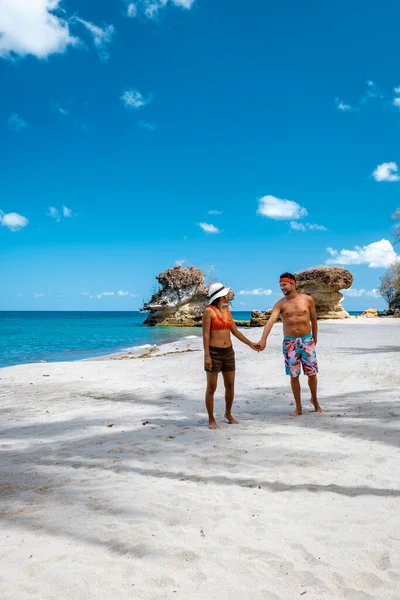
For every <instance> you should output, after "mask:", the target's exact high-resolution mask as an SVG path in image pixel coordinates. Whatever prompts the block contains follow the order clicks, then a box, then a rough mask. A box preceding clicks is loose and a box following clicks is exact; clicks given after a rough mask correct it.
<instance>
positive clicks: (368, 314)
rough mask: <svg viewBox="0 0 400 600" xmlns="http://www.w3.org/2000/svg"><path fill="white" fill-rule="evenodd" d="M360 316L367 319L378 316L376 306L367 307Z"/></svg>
mask: <svg viewBox="0 0 400 600" xmlns="http://www.w3.org/2000/svg"><path fill="white" fill-rule="evenodd" d="M361 316H362V317H367V319H373V318H375V317H379V313H378V311H377V310H376V308H367V309H366V310H364V312H363V314H362V315H361Z"/></svg>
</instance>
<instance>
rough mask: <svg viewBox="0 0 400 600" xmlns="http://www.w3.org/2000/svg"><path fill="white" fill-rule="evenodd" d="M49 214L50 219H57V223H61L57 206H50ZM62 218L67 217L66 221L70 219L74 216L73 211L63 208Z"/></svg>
mask: <svg viewBox="0 0 400 600" xmlns="http://www.w3.org/2000/svg"><path fill="white" fill-rule="evenodd" d="M47 214H48V216H49V217H52V218H53V219H55V220H56V221H57V223H59V222H60V221H61V215H60V213H59V211H58V209H57V208H56V207H55V206H49V212H48V213H47ZM62 216H63V217H65V218H66V219H68V218H70V217H73V216H74V215H73V214H72V210H71V209H70V208H68V207H67V206H63V207H62Z"/></svg>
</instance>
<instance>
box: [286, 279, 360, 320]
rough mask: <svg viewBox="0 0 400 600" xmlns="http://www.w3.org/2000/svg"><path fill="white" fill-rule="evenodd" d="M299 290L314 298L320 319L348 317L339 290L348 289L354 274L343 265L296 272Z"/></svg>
mask: <svg viewBox="0 0 400 600" xmlns="http://www.w3.org/2000/svg"><path fill="white" fill-rule="evenodd" d="M296 280H297V291H298V292H300V293H303V294H310V296H312V297H313V298H314V302H315V307H316V310H317V316H318V319H347V318H349V317H350V315H349V313H348V312H346V311H345V310H344V308H343V306H342V302H343V299H344V298H343V295H342V294H341V293H340V292H339V290H343V289H348V288H349V287H350V286H351V284H352V283H353V275H352V274H351V273H350V271H347V269H342V268H341V267H318V268H316V269H307V270H306V271H300V273H296Z"/></svg>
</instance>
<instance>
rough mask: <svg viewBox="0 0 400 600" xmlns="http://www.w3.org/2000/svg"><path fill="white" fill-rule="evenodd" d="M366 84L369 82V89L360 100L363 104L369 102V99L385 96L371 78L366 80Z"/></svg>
mask: <svg viewBox="0 0 400 600" xmlns="http://www.w3.org/2000/svg"><path fill="white" fill-rule="evenodd" d="M366 84H367V91H366V92H365V94H364V95H363V96H362V98H361V101H360V103H361V104H364V103H365V102H368V100H371V99H374V98H379V99H382V98H384V97H385V96H384V94H382V92H381V91H380V89H379V87H378V86H377V85H376V83H375V82H373V81H371V80H369V81H367V82H366Z"/></svg>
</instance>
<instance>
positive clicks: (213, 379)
mask: <svg viewBox="0 0 400 600" xmlns="http://www.w3.org/2000/svg"><path fill="white" fill-rule="evenodd" d="M217 381H218V373H210V372H207V389H206V409H207V413H208V427H209V429H219V425H218V424H217V422H216V420H215V417H214V394H215V390H216V389H217Z"/></svg>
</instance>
